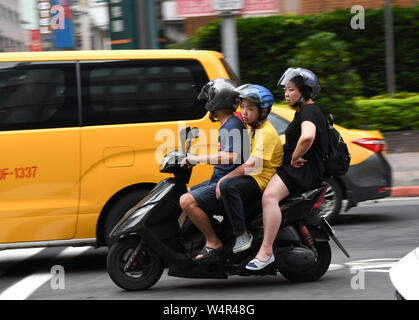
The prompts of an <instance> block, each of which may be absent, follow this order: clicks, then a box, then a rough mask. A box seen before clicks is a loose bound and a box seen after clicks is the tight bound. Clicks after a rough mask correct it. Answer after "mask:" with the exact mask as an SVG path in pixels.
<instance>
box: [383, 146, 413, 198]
mask: <svg viewBox="0 0 419 320" xmlns="http://www.w3.org/2000/svg"><path fill="white" fill-rule="evenodd" d="M386 158H387V161H388V162H389V163H390V166H391V169H392V174H393V188H392V192H391V196H392V197H418V196H419V152H406V153H388V154H387V155H386Z"/></svg>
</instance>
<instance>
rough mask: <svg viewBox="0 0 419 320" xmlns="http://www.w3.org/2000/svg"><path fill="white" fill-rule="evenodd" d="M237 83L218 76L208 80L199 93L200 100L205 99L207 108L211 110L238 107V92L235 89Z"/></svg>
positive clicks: (234, 108)
mask: <svg viewBox="0 0 419 320" xmlns="http://www.w3.org/2000/svg"><path fill="white" fill-rule="evenodd" d="M235 88H236V84H235V83H234V82H233V81H231V80H229V79H224V78H217V79H214V80H211V81H210V82H208V83H207V84H206V85H205V86H204V87H203V88H202V90H201V92H200V93H199V95H198V99H199V100H205V101H206V102H207V103H206V104H205V109H207V110H208V111H210V112H214V111H215V110H220V109H233V110H234V111H235V110H236V109H237V107H238V103H237V102H236V99H237V97H238V93H237V92H236V91H234V89H235Z"/></svg>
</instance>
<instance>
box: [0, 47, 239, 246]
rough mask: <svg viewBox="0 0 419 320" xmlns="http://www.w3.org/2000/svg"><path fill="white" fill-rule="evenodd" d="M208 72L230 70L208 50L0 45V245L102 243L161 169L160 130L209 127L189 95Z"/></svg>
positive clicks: (205, 173) (204, 169) (201, 169)
mask: <svg viewBox="0 0 419 320" xmlns="http://www.w3.org/2000/svg"><path fill="white" fill-rule="evenodd" d="M218 77H224V78H232V77H233V75H232V73H231V71H230V69H229V67H228V65H227V64H226V62H225V61H224V58H223V55H222V54H220V53H217V52H210V51H189V50H132V51H129V50H124V51H90V52H83V51H79V52H39V53H1V54H0V146H1V147H0V249H6V248H23V247H34V246H53V245H88V244H89V245H98V246H99V245H105V244H106V241H107V235H108V233H109V230H111V228H112V226H113V225H114V224H115V223H116V222H117V221H118V220H119V218H120V217H121V215H122V214H123V213H125V212H126V211H127V210H128V209H129V208H130V207H132V206H133V205H134V204H136V203H137V202H138V201H139V199H141V197H142V195H144V194H145V193H146V192H147V191H148V190H150V189H151V188H152V187H153V185H154V184H155V183H156V182H158V181H160V180H162V179H163V177H165V175H163V174H160V173H159V171H158V164H159V160H160V159H157V157H156V149H158V148H159V147H161V145H162V143H164V142H165V141H164V139H165V137H164V134H160V133H161V132H165V131H164V130H166V131H167V130H169V131H172V132H175V133H177V132H179V130H180V129H181V128H179V127H180V125H179V123H182V125H183V126H184V125H189V126H191V127H199V128H200V130H201V132H206V133H207V136H209V135H210V129H216V128H218V125H217V124H213V123H212V122H211V121H209V119H208V114H207V112H206V111H205V109H204V104H203V102H202V101H199V100H197V98H196V97H197V96H198V93H199V91H200V89H201V88H202V86H203V85H204V84H205V83H207V82H208V81H209V80H210V79H214V78H218ZM179 121H180V122H179ZM215 141H216V140H215ZM166 142H167V141H166ZM175 143H177V140H176V141H175ZM215 143H216V142H215ZM168 145H169V147H173V148H175V147H176V146H175V145H173V146H171V145H170V143H169V144H168ZM211 170H212V167H211V166H198V167H197V168H196V169H195V170H194V175H193V177H192V180H191V184H196V183H199V182H201V181H202V180H203V178H205V177H209V176H210V173H211Z"/></svg>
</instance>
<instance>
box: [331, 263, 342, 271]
mask: <svg viewBox="0 0 419 320" xmlns="http://www.w3.org/2000/svg"><path fill="white" fill-rule="evenodd" d="M343 268H345V266H344V265H342V264H333V263H331V264H330V266H329V269H328V271H334V270H339V269H343Z"/></svg>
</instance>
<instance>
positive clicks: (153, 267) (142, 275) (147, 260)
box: [107, 238, 164, 291]
mask: <svg viewBox="0 0 419 320" xmlns="http://www.w3.org/2000/svg"><path fill="white" fill-rule="evenodd" d="M140 241H141V240H140V239H138V238H127V239H122V240H119V241H117V242H115V243H114V244H113V245H112V246H111V248H110V250H109V252H108V257H107V270H108V274H109V276H110V277H111V279H112V281H113V282H115V284H116V285H118V286H119V287H121V288H122V289H125V290H128V291H138V290H145V289H148V288H150V287H151V286H153V285H154V284H155V283H156V282H157V281H158V280H159V279H160V277H161V275H162V273H163V269H164V263H163V260H162V259H161V258H160V257H159V256H158V255H157V254H156V253H154V252H153V251H151V250H150V249H148V248H147V246H141V247H139V244H140ZM135 251H137V253H136V254H135V257H134V252H135ZM130 259H132V261H131V263H129V260H130ZM128 264H129V267H127V265H128Z"/></svg>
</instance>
